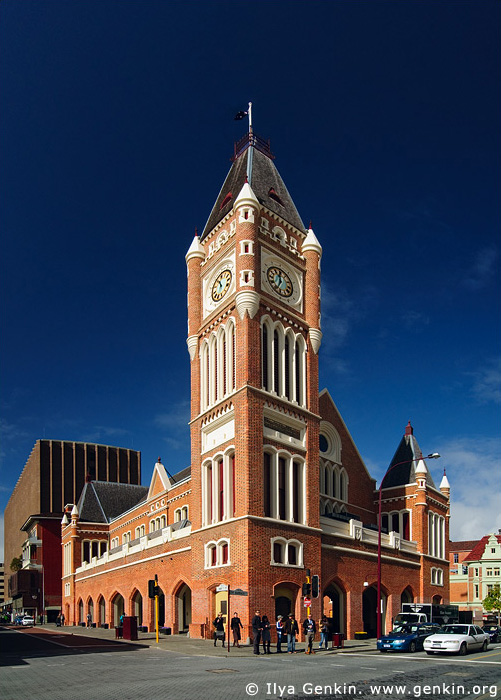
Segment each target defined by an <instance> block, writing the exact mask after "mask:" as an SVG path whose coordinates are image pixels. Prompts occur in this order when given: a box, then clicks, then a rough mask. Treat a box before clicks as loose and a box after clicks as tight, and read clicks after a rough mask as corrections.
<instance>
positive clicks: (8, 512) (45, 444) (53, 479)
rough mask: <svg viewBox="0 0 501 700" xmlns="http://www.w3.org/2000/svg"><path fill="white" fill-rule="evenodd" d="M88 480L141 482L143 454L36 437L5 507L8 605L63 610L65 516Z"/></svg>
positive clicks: (30, 610) (53, 611)
mask: <svg viewBox="0 0 501 700" xmlns="http://www.w3.org/2000/svg"><path fill="white" fill-rule="evenodd" d="M86 479H99V480H101V481H117V482H120V483H124V484H129V483H130V484H139V483H140V482H141V454H140V453H139V452H136V451H135V450H129V449H126V448H122V447H114V446H111V445H96V444H95V443H87V442H71V441H67V440H37V441H36V443H35V445H34V447H33V450H32V451H31V454H30V456H29V458H28V460H27V462H26V464H25V466H24V469H23V470H22V472H21V474H20V476H19V479H18V481H17V484H16V486H15V488H14V491H13V492H12V494H11V497H10V498H9V501H8V503H7V506H6V508H5V515H4V551H5V563H6V564H5V566H6V576H5V578H6V586H5V588H6V592H7V595H6V600H5V603H4V607H5V608H6V609H9V610H12V611H13V612H14V613H15V612H19V613H22V612H25V613H30V614H34V615H40V614H42V612H43V611H45V613H46V614H47V617H48V618H49V619H52V618H54V619H55V617H56V615H57V613H58V612H59V610H60V609H61V571H62V569H61V518H62V516H63V512H64V506H65V504H66V503H75V502H76V500H77V499H78V497H79V495H80V493H81V491H82V488H83V487H84V484H85V482H86ZM15 558H16V559H21V560H22V569H21V570H20V571H19V572H12V571H11V570H10V565H11V562H12V561H13V559H15ZM44 603H45V604H44Z"/></svg>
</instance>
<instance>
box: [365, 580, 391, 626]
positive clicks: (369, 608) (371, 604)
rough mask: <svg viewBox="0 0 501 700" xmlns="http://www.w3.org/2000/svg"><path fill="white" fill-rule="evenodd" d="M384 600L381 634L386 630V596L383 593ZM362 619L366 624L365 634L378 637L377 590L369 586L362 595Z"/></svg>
mask: <svg viewBox="0 0 501 700" xmlns="http://www.w3.org/2000/svg"><path fill="white" fill-rule="evenodd" d="M381 599H382V607H383V610H382V615H381V632H382V633H384V630H385V617H386V594H385V593H384V592H381ZM362 619H363V624H364V632H367V634H368V636H369V637H375V636H376V635H377V588H376V587H375V586H369V587H368V588H366V589H365V590H364V592H363V595H362Z"/></svg>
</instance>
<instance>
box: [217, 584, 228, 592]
mask: <svg viewBox="0 0 501 700" xmlns="http://www.w3.org/2000/svg"><path fill="white" fill-rule="evenodd" d="M227 590H228V584H226V583H220V584H219V586H218V587H217V588H216V593H221V591H227Z"/></svg>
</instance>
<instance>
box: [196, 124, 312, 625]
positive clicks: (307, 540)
mask: <svg viewBox="0 0 501 700" xmlns="http://www.w3.org/2000/svg"><path fill="white" fill-rule="evenodd" d="M321 254H322V249H321V246H320V244H319V243H318V241H317V239H316V237H315V234H314V233H313V231H312V230H311V228H310V230H306V229H305V227H304V225H303V223H302V221H301V219H300V217H299V215H298V212H297V210H296V207H295V206H294V203H293V201H292V199H291V197H290V195H289V193H288V191H287V188H286V187H285V185H284V183H283V181H282V179H281V177H280V175H279V173H278V171H277V169H276V167H275V165H274V162H273V155H272V153H271V151H270V148H269V144H268V143H266V142H264V141H262V140H261V139H260V138H259V137H257V136H254V135H253V134H252V133H249V134H248V135H247V136H245V137H244V138H243V139H242V140H241V141H240V142H239V143H238V144H237V145H236V147H235V155H234V159H233V164H232V166H231V169H230V171H229V173H228V176H227V178H226V180H225V182H224V184H223V187H222V189H221V191H220V193H219V196H218V198H217V200H216V203H215V205H214V208H213V210H212V212H211V214H210V216H209V219H208V222H207V224H206V226H205V229H204V231H203V233H202V235H201V236H200V237H198V236H195V238H194V240H193V242H192V244H191V246H190V248H189V250H188V253H187V255H186V262H187V268H188V339H187V344H188V350H189V353H190V359H191V387H192V391H191V395H192V399H191V455H192V470H191V484H192V499H193V500H192V503H193V507H192V511H191V516H190V519H191V522H192V536H193V543H192V562H193V569H192V576H193V581H194V582H195V581H197V580H198V582H199V583H200V585H199V586H194V600H193V625H194V627H195V629H197V628H198V629H200V627H199V624H200V623H203V622H205V617H204V619H198V617H200V618H202V611H204V614H205V613H206V611H207V609H209V610H211V611H212V612H214V613H216V612H219V608H221V607H223V608H224V601H225V599H226V594H224V593H222V592H218V591H217V590H216V589H217V588H221V584H222V585H223V586H224V585H225V584H226V585H229V586H230V588H240V589H242V590H245V591H248V592H249V595H248V596H247V597H245V598H244V597H242V598H241V599H240V600H239V602H238V608H237V609H238V611H239V613H241V616H242V619H244V618H245V617H246V614H245V613H246V612H249V613H252V612H253V611H254V610H255V609H260V610H261V611H262V612H266V613H267V614H268V615H269V616H270V619H271V618H272V616H274V615H275V614H276V613H277V612H282V611H283V612H287V611H288V610H291V611H292V612H295V613H296V614H297V615H299V614H300V613H301V607H300V605H301V601H300V587H301V584H302V583H303V582H304V580H305V568H309V569H311V571H312V573H315V572H317V571H318V572H319V571H320V536H319V530H318V528H319V501H318V483H319V473H318V469H319V467H318V464H319V424H320V418H319V415H318V412H319V408H318V401H319V398H318V350H319V346H320V342H321V337H322V334H321V331H320V258H321ZM197 597H198V598H199V600H196V598H197ZM207 603H209V605H207ZM232 607H233V605H232ZM216 608H218V609H216ZM197 611H200V613H198V614H197ZM223 612H225V611H224V610H223ZM315 614H316V611H315ZM195 629H194V630H193V631H194V632H195Z"/></svg>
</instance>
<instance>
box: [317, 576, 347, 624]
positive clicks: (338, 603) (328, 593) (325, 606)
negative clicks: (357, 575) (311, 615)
mask: <svg viewBox="0 0 501 700" xmlns="http://www.w3.org/2000/svg"><path fill="white" fill-rule="evenodd" d="M322 612H323V614H324V615H326V617H327V618H328V619H329V629H330V633H331V634H333V633H334V632H341V633H343V634H346V588H345V586H344V584H343V583H342V582H341V581H340V579H338V578H334V579H333V580H332V581H331V582H330V583H329V584H328V585H327V586H326V587H325V588H324V590H323V594H322Z"/></svg>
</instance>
